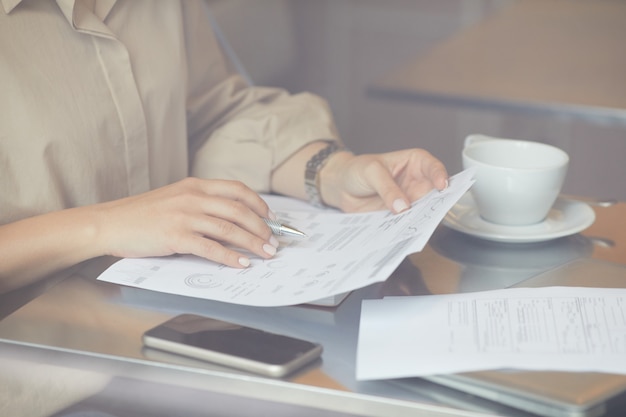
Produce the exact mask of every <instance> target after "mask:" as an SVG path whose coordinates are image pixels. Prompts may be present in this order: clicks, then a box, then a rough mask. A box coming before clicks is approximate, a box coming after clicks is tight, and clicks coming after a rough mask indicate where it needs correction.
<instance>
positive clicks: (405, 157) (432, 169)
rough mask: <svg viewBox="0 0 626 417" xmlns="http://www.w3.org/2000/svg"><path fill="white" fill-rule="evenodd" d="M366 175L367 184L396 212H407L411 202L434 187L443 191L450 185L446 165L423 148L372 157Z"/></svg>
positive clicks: (364, 172) (364, 171)
mask: <svg viewBox="0 0 626 417" xmlns="http://www.w3.org/2000/svg"><path fill="white" fill-rule="evenodd" d="M355 166H358V164H355ZM363 175H364V179H365V182H366V183H367V184H369V186H370V187H371V188H373V191H375V192H376V194H377V195H378V196H379V197H380V199H381V200H382V201H383V203H384V205H385V207H387V208H388V209H389V210H391V211H392V212H393V213H400V212H402V211H404V210H406V209H408V208H409V206H410V204H411V202H413V201H415V200H417V199H419V198H420V197H422V196H424V195H425V194H426V193H428V192H429V191H431V190H432V189H433V188H436V189H438V190H443V189H445V188H446V187H447V184H448V181H447V180H448V173H447V171H446V168H445V166H444V165H443V163H441V161H439V160H438V159H437V158H435V157H434V156H432V155H431V154H430V153H429V152H427V151H425V150H423V149H408V150H403V151H397V152H390V153H387V154H382V155H379V156H374V157H373V158H371V156H370V160H369V161H368V166H367V167H366V168H365V169H364V170H363Z"/></svg>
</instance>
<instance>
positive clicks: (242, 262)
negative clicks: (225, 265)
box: [239, 256, 250, 267]
mask: <svg viewBox="0 0 626 417" xmlns="http://www.w3.org/2000/svg"><path fill="white" fill-rule="evenodd" d="M239 265H241V266H245V267H248V266H250V259H248V258H244V257H243V256H242V257H241V258H239Z"/></svg>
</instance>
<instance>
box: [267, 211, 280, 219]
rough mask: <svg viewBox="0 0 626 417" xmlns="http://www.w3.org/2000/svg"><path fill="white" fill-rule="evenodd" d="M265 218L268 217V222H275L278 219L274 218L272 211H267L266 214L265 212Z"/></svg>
mask: <svg viewBox="0 0 626 417" xmlns="http://www.w3.org/2000/svg"><path fill="white" fill-rule="evenodd" d="M267 217H268V218H269V219H270V220H276V219H278V217H276V214H274V212H273V211H272V210H270V211H268V212H267Z"/></svg>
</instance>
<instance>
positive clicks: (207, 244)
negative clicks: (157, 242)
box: [177, 180, 278, 267]
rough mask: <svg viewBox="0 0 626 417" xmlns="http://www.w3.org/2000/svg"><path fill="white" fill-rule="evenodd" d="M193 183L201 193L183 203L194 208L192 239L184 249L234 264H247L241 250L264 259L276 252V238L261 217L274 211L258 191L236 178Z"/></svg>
mask: <svg viewBox="0 0 626 417" xmlns="http://www.w3.org/2000/svg"><path fill="white" fill-rule="evenodd" d="M193 185H197V186H198V187H199V188H200V189H201V190H202V193H201V194H199V195H192V196H191V197H190V200H191V201H188V202H187V203H186V204H185V205H187V206H191V207H196V208H197V212H192V214H191V215H190V216H189V222H190V223H189V229H190V231H192V232H193V235H194V239H189V240H187V241H186V243H187V244H188V245H190V246H189V248H187V250H185V251H186V252H189V253H193V254H195V255H198V256H202V257H204V258H207V259H210V260H213V261H216V262H219V263H222V264H225V265H229V266H233V267H246V266H248V265H250V259H249V257H248V256H246V255H243V254H242V253H241V252H240V250H242V249H243V250H244V251H246V252H250V253H252V254H255V255H258V256H260V257H263V258H270V257H272V256H274V255H275V254H276V250H277V247H278V240H277V239H276V238H275V237H274V236H273V235H272V233H271V230H270V229H269V227H268V226H267V224H266V223H265V222H264V221H263V220H262V217H272V216H273V214H272V213H271V212H270V211H269V209H268V207H267V204H266V203H265V201H263V199H262V198H261V197H259V196H258V194H256V193H255V192H253V191H252V190H250V189H249V188H248V187H246V186H245V185H243V184H242V183H240V182H236V181H211V182H207V181H202V180H199V181H198V182H197V184H193ZM198 236H199V237H201V239H196V238H195V237H198ZM237 249H239V250H237ZM177 251H181V250H180V249H178V250H177Z"/></svg>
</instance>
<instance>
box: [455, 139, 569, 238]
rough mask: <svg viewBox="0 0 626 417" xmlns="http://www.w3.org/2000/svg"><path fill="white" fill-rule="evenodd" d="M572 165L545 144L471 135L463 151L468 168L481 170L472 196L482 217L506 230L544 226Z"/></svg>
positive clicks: (477, 174)
mask: <svg viewBox="0 0 626 417" xmlns="http://www.w3.org/2000/svg"><path fill="white" fill-rule="evenodd" d="M568 164H569V157H568V155H567V153H566V152H564V151H563V150H561V149H559V148H557V147H554V146H552V145H548V144H545V143H540V142H532V141H525V140H516V139H502V138H494V137H490V136H485V135H470V136H468V137H467V138H466V139H465V147H464V148H463V167H464V168H465V169H467V168H470V167H476V174H475V179H476V182H475V183H474V185H473V186H472V188H471V193H472V196H473V197H474V200H475V202H476V206H477V207H478V211H479V213H480V216H481V217H482V218H483V219H485V220H486V221H488V222H492V223H497V224H503V225H511V226H522V225H530V224H535V223H539V222H541V221H543V220H544V219H545V218H546V216H547V215H548V213H549V211H550V208H551V207H552V205H553V204H554V202H555V201H556V199H557V197H558V196H559V193H560V191H561V188H562V186H563V181H564V180H565V175H566V173H567V167H568Z"/></svg>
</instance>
